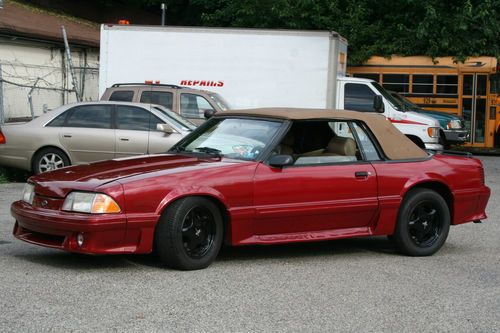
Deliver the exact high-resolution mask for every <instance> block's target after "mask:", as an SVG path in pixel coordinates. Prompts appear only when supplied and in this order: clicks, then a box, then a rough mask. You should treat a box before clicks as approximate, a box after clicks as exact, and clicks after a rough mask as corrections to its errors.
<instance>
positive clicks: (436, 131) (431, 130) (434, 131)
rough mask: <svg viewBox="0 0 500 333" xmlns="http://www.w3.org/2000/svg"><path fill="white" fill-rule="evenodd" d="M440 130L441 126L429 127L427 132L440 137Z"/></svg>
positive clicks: (431, 135) (432, 136) (433, 136)
mask: <svg viewBox="0 0 500 333" xmlns="http://www.w3.org/2000/svg"><path fill="white" fill-rule="evenodd" d="M439 130H440V127H428V128H427V134H429V136H430V137H431V138H439Z"/></svg>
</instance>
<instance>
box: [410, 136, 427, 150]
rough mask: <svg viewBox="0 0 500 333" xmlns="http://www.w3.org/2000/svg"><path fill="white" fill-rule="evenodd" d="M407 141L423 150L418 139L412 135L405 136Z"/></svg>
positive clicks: (422, 145)
mask: <svg viewBox="0 0 500 333" xmlns="http://www.w3.org/2000/svg"><path fill="white" fill-rule="evenodd" d="M407 137H408V139H410V140H411V141H412V142H413V143H414V144H416V145H417V146H419V147H420V148H422V149H425V144H424V143H423V142H422V140H420V138H418V137H416V136H413V135H407Z"/></svg>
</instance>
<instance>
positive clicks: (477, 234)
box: [0, 156, 500, 332]
mask: <svg viewBox="0 0 500 333" xmlns="http://www.w3.org/2000/svg"><path fill="white" fill-rule="evenodd" d="M480 158H481V160H483V163H484V165H485V170H486V177H487V184H488V186H490V188H491V190H492V197H491V199H490V202H489V205H488V208H487V213H488V215H489V218H488V219H487V220H485V221H484V222H483V223H482V224H472V223H469V224H466V225H461V226H455V227H452V228H451V230H450V235H449V237H448V240H447V242H446V244H445V246H444V247H443V248H442V249H441V250H440V251H439V252H438V253H437V254H435V255H434V256H431V257H425V258H412V257H405V256H401V255H399V254H397V253H395V251H394V249H393V247H392V245H391V243H390V242H389V241H388V240H387V239H386V238H385V237H376V238H357V239H350V240H339V241H331V242H321V243H310V244H296V245H285V246H265V247H240V248H225V249H223V252H222V253H221V254H220V255H219V257H218V259H217V260H216V262H215V263H214V264H213V265H212V266H210V267H209V268H207V269H205V270H200V271H191V272H180V271H174V270H170V269H167V268H164V267H162V266H160V265H159V264H158V263H157V261H156V259H155V258H154V257H153V256H152V255H141V256H133V255H126V256H125V255H123V256H97V257H95V256H84V255H74V254H69V253H66V252H62V251H58V250H52V249H46V248H42V247H38V246H34V245H30V244H27V243H24V242H21V241H18V240H16V239H15V238H14V237H13V236H12V234H11V233H12V227H13V224H14V220H13V218H12V217H11V216H10V209H9V206H10V203H11V202H12V201H14V200H17V199H18V198H19V197H20V195H21V192H22V188H23V184H15V183H11V184H0V331H1V332H62V331H74V332H103V331H112V332H115V331H119V332H128V331H140V332H184V331H185V332H202V331H203V332H205V331H206V332H248V331H250V332H254V331H265V332H271V331H272V332H332V331H339V332H387V331H390V332H436V331H438V332H495V331H496V332H499V331H500V228H499V227H500V224H499V219H500V163H499V162H500V157H493V156H483V157H480Z"/></svg>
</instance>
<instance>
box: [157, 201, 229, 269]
mask: <svg viewBox="0 0 500 333" xmlns="http://www.w3.org/2000/svg"><path fill="white" fill-rule="evenodd" d="M222 239H223V223H222V216H221V213H220V211H219V209H218V207H217V206H216V205H215V204H214V203H213V202H211V201H210V200H208V199H206V198H202V197H188V198H184V199H179V200H177V201H175V202H174V203H173V204H172V205H170V206H168V207H167V208H166V209H165V213H164V214H163V215H162V217H161V218H160V221H159V222H158V225H157V227H156V231H155V249H156V251H157V252H158V255H159V257H160V260H161V261H162V262H164V263H165V264H166V265H167V266H169V267H171V268H178V269H183V270H194V269H201V268H205V267H207V266H209V265H210V264H211V263H212V262H213V261H214V260H215V258H216V257H217V254H218V253H219V250H220V247H221V245H222Z"/></svg>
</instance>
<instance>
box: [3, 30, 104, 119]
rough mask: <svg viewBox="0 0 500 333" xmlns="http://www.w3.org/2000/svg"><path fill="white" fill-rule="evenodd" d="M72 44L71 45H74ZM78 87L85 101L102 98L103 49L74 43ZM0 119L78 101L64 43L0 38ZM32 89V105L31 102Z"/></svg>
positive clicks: (73, 52)
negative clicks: (100, 95)
mask: <svg viewBox="0 0 500 333" xmlns="http://www.w3.org/2000/svg"><path fill="white" fill-rule="evenodd" d="M70 47H71V45H70ZM71 50H72V53H71V54H72V58H73V65H74V67H75V71H74V72H75V76H76V78H77V85H78V87H77V89H78V90H79V91H80V92H81V96H82V100H83V101H91V100H97V99H98V97H99V96H98V82H99V77H98V75H99V50H98V49H96V48H86V49H84V48H76V47H71ZM0 70H1V71H0V73H1V74H0V75H1V79H2V80H0V121H1V120H2V116H1V115H2V114H3V119H4V120H5V121H9V120H13V119H17V118H26V117H31V115H32V112H33V113H34V115H35V116H37V115H40V114H42V113H43V112H44V110H46V109H53V108H56V107H58V106H61V105H63V104H66V103H71V102H76V94H75V92H74V91H72V90H73V84H72V80H71V74H70V71H69V65H68V62H67V59H66V56H65V53H64V47H63V46H59V45H54V44H48V43H43V42H37V41H26V40H25V41H22V40H21V41H18V40H16V39H6V38H2V39H0ZM30 91H31V97H32V98H31V101H32V107H31V106H30V102H29V94H30Z"/></svg>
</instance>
